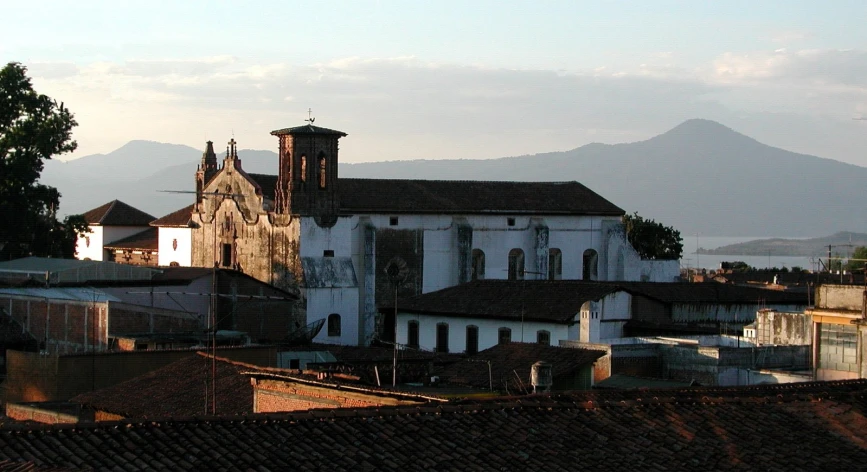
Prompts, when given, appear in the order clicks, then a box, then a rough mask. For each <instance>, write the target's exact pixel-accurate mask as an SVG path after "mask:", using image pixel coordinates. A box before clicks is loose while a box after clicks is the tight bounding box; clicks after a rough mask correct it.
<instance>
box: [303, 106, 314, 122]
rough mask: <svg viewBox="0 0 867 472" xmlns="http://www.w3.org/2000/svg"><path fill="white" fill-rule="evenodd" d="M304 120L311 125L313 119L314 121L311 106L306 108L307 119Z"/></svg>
mask: <svg viewBox="0 0 867 472" xmlns="http://www.w3.org/2000/svg"><path fill="white" fill-rule="evenodd" d="M304 121H307V122H309V123H310V124H311V125H312V124H313V122H314V121H316V118H313V109H312V108H308V109H307V119H306V120H304Z"/></svg>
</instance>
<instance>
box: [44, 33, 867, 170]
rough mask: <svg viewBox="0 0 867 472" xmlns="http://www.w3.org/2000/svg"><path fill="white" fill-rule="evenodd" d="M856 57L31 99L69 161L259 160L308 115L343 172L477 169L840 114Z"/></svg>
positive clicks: (315, 72)
mask: <svg viewBox="0 0 867 472" xmlns="http://www.w3.org/2000/svg"><path fill="white" fill-rule="evenodd" d="M862 60H863V52H858V51H851V52H845V51H837V52H834V51H795V52H788V51H786V50H781V51H778V52H771V53H760V54H750V55H746V54H727V55H723V56H721V57H719V58H717V60H716V61H714V63H713V64H711V65H710V66H708V67H707V68H705V69H686V68H683V67H681V66H679V65H678V64H677V63H676V62H674V61H673V59H672V57H670V55H667V54H662V55H659V56H656V57H653V58H648V61H647V63H645V64H642V65H640V66H636V67H634V68H632V69H628V68H627V69H624V68H615V67H610V66H605V65H602V66H600V67H598V68H596V69H593V70H587V71H580V70H579V71H575V70H532V69H529V70H528V69H506V68H489V67H479V66H467V65H460V64H448V63H430V62H425V61H422V60H420V59H418V58H416V57H413V56H402V57H394V58H379V59H376V58H358V57H349V58H344V59H339V60H334V61H328V62H322V63H315V64H309V65H296V64H288V63H283V62H248V61H243V60H239V59H236V58H233V57H225V56H219V57H214V58H200V59H196V60H186V61H162V60H150V61H127V62H123V63H104V62H103V63H91V64H83V65H78V66H76V67H75V68H69V69H66V70H65V72H63V73H55V74H54V75H52V74H50V73H44V74H43V75H44V77H42V78H40V79H39V81H40V82H39V84H38V85H39V88H38V90H40V91H41V92H43V93H47V94H49V95H51V96H52V97H56V98H58V99H61V100H64V101H66V102H67V105H68V106H69V107H70V108H71V109H72V110H73V112H75V113H76V117H77V119H78V121H79V123H80V126H79V128H77V129H76V138H77V139H78V140H79V142H80V149H81V151H80V152H79V155H85V154H88V153H93V152H108V151H111V150H112V149H113V148H116V147H119V146H120V145H122V144H124V143H126V142H127V141H128V140H130V139H151V140H157V141H163V142H173V143H179V144H189V145H192V146H196V147H200V146H201V143H202V142H204V140H205V139H213V140H215V141H218V142H219V140H220V139H222V138H223V135H225V136H229V135H230V133H231V132H232V131H234V133H235V135H236V137H237V139H238V140H239V141H240V142H241V144H242V146H244V147H249V148H256V149H271V148H273V147H274V143H273V138H272V137H271V136H270V135H269V134H268V132H269V131H270V130H272V129H278V128H283V127H287V126H294V125H297V124H301V123H302V120H303V119H304V118H306V117H307V113H306V111H307V109H308V107H309V108H312V109H313V113H314V116H316V117H317V121H316V124H317V125H319V124H322V126H326V127H332V128H336V129H341V130H343V131H346V132H348V133H349V134H350V138H348V139H347V140H345V141H344V143H343V144H342V145H341V149H343V155H344V156H346V157H345V158H346V159H347V161H349V162H352V161H355V162H357V161H371V160H389V159H403V158H429V159H434V158H442V157H452V158H484V157H502V156H509V155H520V154H527V153H535V152H544V151H553V150H562V149H570V148H574V147H577V146H579V145H582V144H585V143H587V142H593V141H596V142H609V143H616V142H624V141H636V140H640V139H646V138H648V137H650V136H652V135H654V134H658V133H661V132H664V131H666V130H667V129H669V128H671V127H673V126H675V125H677V124H678V123H680V122H682V121H684V120H686V119H689V118H696V117H703V118H710V119H717V120H719V121H722V122H723V123H725V124H729V125H733V124H734V123H735V122H737V120H739V119H740V118H738V116H739V115H738V114H739V113H742V112H746V113H758V112H773V113H797V112H798V107H800V106H801V105H802V104H803V103H809V104H810V106H809V107H807V108H808V109H810V110H811V112H817V113H820V112H827V111H828V110H831V109H832V108H833V107H839V106H843V105H842V104H843V103H846V105H845V106H847V107H850V108H851V107H852V106H853V105H852V103H853V102H852V101H851V96H847V94H851V91H852V90H853V87H852V86H850V85H847V84H846V82H845V80H854V79H857V77H855V75H854V74H851V73H848V71H847V70H846V67H847V66H851V63H852V62H853V61H862ZM811 67H818V68H819V70H812V69H811ZM70 74H72V75H70ZM844 79H845V80H844ZM781 84H782V85H781ZM855 89H857V87H855ZM829 94H837V95H836V97H837V98H834V99H832V100H830V101H828V97H829V96H830V95H829ZM844 97H845V98H844ZM846 99H848V100H849V102H846V101H845V100H846ZM854 103H859V102H857V101H855V102H854ZM810 107H813V108H810ZM823 107H824V108H823ZM846 113H847V115H846V119H849V117H850V115H851V114H850V113H849V109H848V108H847V110H846ZM763 116H765V115H763ZM765 118H767V117H766V116H765ZM763 119H764V118H763ZM767 119H771V118H767ZM741 121H742V122H744V121H743V120H742V119H741ZM789 121H791V120H789ZM849 121H851V120H849ZM769 135H773V136H775V137H779V136H782V134H781V133H776V134H773V133H771V134H769ZM756 137H758V138H761V136H756ZM801 137H807V135H805V134H803V133H802V136H801ZM226 139H228V138H226ZM805 139H806V138H805ZM814 140H815V139H814ZM793 142H794V141H793ZM774 144H778V145H784V146H785V144H786V143H785V142H782V143H781V142H776V143H774ZM850 147H851V148H853V149H854V148H855V146H850ZM789 148H792V146H789ZM796 150H797V149H796Z"/></svg>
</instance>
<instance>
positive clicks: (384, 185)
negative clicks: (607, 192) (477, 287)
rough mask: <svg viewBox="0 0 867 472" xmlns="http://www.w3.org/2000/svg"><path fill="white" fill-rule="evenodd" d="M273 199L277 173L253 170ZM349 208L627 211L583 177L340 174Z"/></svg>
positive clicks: (342, 203) (356, 210)
mask: <svg viewBox="0 0 867 472" xmlns="http://www.w3.org/2000/svg"><path fill="white" fill-rule="evenodd" d="M249 176H250V177H251V178H252V179H253V180H255V181H256V183H257V184H258V185H259V186H260V187H261V188H262V192H263V193H264V194H265V195H266V196H267V197H268V198H271V199H273V198H274V192H275V186H276V185H277V176H276V175H267V174H249ZM339 185H340V190H339V192H340V210H341V211H343V212H346V213H438V214H442V213H447V214H462V213H469V214H510V215H519V214H533V215H603V216H621V215H623V214H624V211H623V210H622V209H620V208H619V207H618V206H616V205H614V204H613V203H611V202H609V201H608V200H606V199H605V198H603V197H602V196H600V195H599V194H597V193H596V192H594V191H592V190H590V189H589V188H587V187H585V186H584V185H582V184H580V183H578V182H489V181H465V180H463V181H462V180H399V179H348V178H341V179H339Z"/></svg>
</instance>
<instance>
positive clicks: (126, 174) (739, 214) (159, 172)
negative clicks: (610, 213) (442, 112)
mask: <svg viewBox="0 0 867 472" xmlns="http://www.w3.org/2000/svg"><path fill="white" fill-rule="evenodd" d="M346 139H351V138H346ZM444 149H445V148H444ZM201 153H202V151H201V150H194V149H192V148H189V147H186V146H177V145H168V144H159V143H152V142H146V141H133V142H130V143H129V144H127V145H125V146H124V147H122V148H120V149H118V150H117V151H114V152H112V153H110V154H106V155H104V156H87V157H83V158H81V159H76V160H74V161H69V162H67V163H61V162H55V161H49V162H48V163H47V164H48V165H46V170H45V172H44V174H43V182H45V183H47V184H49V185H54V186H56V187H58V188H59V189H60V191H61V193H62V194H63V199H62V201H61V210H62V211H64V212H75V213H77V212H82V211H86V210H88V209H90V208H94V207H96V206H98V205H100V204H102V203H105V202H107V201H110V200H112V199H115V198H117V199H120V200H123V201H125V202H127V203H129V204H131V205H133V206H136V207H138V208H141V209H142V210H145V211H147V212H149V213H152V214H155V215H164V214H166V213H169V212H170V211H173V210H175V209H177V208H180V207H182V206H184V205H187V204H189V202H190V201H191V197H190V196H189V195H177V194H160V193H157V192H156V190H160V189H170V190H176V189H180V190H192V189H193V177H194V174H195V169H196V164H197V163H198V161H199V159H200V157H201ZM239 156H240V157H241V159H242V161H243V167H244V169H246V170H248V171H250V172H258V173H272V174H273V173H276V167H277V156H276V154H275V153H273V152H270V151H250V150H242V151H239ZM408 157H411V156H408ZM443 157H444V158H445V157H448V156H447V155H445V156H443ZM340 174H341V176H343V177H372V178H414V179H417V178H423V179H447V180H526V181H563V180H577V181H579V182H581V183H583V184H585V185H587V186H588V187H590V188H591V189H593V190H594V191H596V192H598V193H599V194H601V195H602V196H604V197H605V198H607V199H609V200H611V201H612V202H614V203H615V204H617V205H618V206H620V207H621V208H623V209H624V210H626V211H629V212H632V211H637V212H639V213H640V214H641V215H643V216H646V217H650V218H653V219H655V220H657V221H660V222H662V223H664V224H666V225H671V226H674V227H675V228H677V229H679V230H680V231H681V233H682V234H683V235H684V236H686V235H689V234H694V233H701V234H703V235H706V236H711V235H714V236H757V235H759V236H760V235H769V236H770V235H786V236H790V237H806V236H818V235H823V234H830V233H833V232H836V231H841V230H847V231H858V232H867V205H863V203H862V202H863V201H864V200H865V196H867V195H865V193H867V190H865V189H867V186H865V185H864V182H867V168H864V167H859V166H855V165H851V164H845V163H842V162H839V161H834V160H831V159H823V158H819V157H815V156H809V155H804V154H797V153H792V152H789V151H785V150H782V149H779V148H774V147H771V146H767V145H764V144H762V143H759V142H758V141H756V140H754V139H752V138H750V137H748V136H745V135H743V134H740V133H738V132H736V131H733V130H731V129H730V128H727V127H725V126H723V125H721V124H719V123H716V122H713V121H709V120H699V119H695V120H689V121H686V122H684V123H682V124H680V125H678V126H677V127H675V128H673V129H672V130H670V131H668V132H666V133H664V134H662V135H659V136H656V137H653V138H651V139H648V140H646V141H640V142H635V143H626V144H614V145H608V144H588V145H586V146H582V147H580V148H577V149H573V150H571V151H564V152H550V153H542V154H535V155H532V156H519V157H507V158H501V159H491V160H467V159H464V160H453V159H452V160H449V159H444V160H415V161H392V162H377V163H364V164H345V163H341V166H340ZM95 176H99V180H98V181H97V182H94V181H93V180H94V178H95Z"/></svg>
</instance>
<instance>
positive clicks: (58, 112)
mask: <svg viewBox="0 0 867 472" xmlns="http://www.w3.org/2000/svg"><path fill="white" fill-rule="evenodd" d="M76 125H77V123H76V122H75V119H74V118H73V115H72V113H71V112H70V111H69V110H68V109H66V108H65V107H64V106H63V103H60V104H58V103H57V101H55V100H53V99H51V98H49V97H48V96H46V95H42V94H39V93H36V91H35V90H33V85H32V83H31V81H30V78H29V77H27V68H26V67H24V66H23V65H21V64H19V63H17V62H10V63H9V64H7V65H6V66H5V67H3V69H0V222H2V224H0V259H3V260H6V259H12V258H16V257H21V256H26V255H38V256H67V257H70V256H72V255H73V254H74V237H73V239H72V240H73V249H72V253H69V252H67V251H66V250H68V249H69V237H70V234H73V235H74V232H81V231H82V227H81V224H80V223H81V221H83V220H81V219H80V218H78V217H76V218H71V217H70V218H67V219H66V220H65V221H64V222H63V223H61V222H58V221H57V218H56V216H55V215H56V212H57V209H58V207H59V205H60V193H59V192H58V191H57V189H55V188H53V187H50V186H47V185H42V184H40V183H39V182H38V180H39V176H40V175H41V173H42V169H43V161H44V160H45V159H51V158H52V156H56V155H59V154H63V153H66V152H71V151H74V150H75V148H76V146H77V143H76V142H75V141H73V140H72V128H73V127H75V126H76ZM85 226H86V225H85ZM84 229H86V228H84ZM70 231H72V232H73V233H70Z"/></svg>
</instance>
